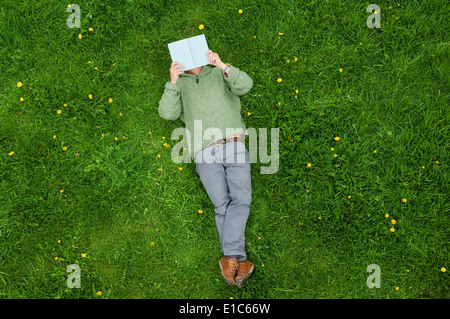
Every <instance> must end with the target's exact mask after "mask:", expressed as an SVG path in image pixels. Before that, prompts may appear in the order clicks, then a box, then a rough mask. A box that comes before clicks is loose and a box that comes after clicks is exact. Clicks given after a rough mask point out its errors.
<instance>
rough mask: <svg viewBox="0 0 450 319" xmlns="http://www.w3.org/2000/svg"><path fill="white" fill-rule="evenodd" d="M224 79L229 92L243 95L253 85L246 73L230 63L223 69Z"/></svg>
mask: <svg viewBox="0 0 450 319" xmlns="http://www.w3.org/2000/svg"><path fill="white" fill-rule="evenodd" d="M226 66H227V65H225V67H226ZM222 70H224V69H222ZM224 79H225V83H226V84H227V85H228V87H229V88H230V90H231V92H232V93H233V94H235V95H244V94H246V93H247V92H248V91H250V89H251V88H252V86H253V80H252V78H251V77H249V76H248V75H247V73H245V72H244V71H241V70H239V69H238V68H236V67H234V66H231V65H228V68H227V69H226V70H225V71H224Z"/></svg>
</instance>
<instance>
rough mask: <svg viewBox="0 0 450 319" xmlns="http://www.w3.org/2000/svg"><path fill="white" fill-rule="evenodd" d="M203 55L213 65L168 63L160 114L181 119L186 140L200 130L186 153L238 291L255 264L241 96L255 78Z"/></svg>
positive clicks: (226, 273) (223, 265) (225, 269)
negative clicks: (250, 254) (249, 248)
mask: <svg viewBox="0 0 450 319" xmlns="http://www.w3.org/2000/svg"><path fill="white" fill-rule="evenodd" d="M206 54H207V55H208V60H209V64H210V65H212V66H214V67H211V66H209V65H206V66H202V67H198V68H194V69H191V70H187V71H184V68H183V66H184V65H183V64H179V63H178V62H173V63H172V65H171V68H170V82H167V83H166V84H165V88H164V93H163V95H162V98H161V100H160V102H159V108H158V112H159V115H160V116H161V117H162V118H164V119H167V120H176V119H178V118H180V120H181V121H183V122H184V123H185V125H186V132H187V133H189V134H188V135H189V136H190V137H193V136H194V135H195V134H194V131H195V130H200V132H201V137H202V139H201V141H200V142H199V141H197V142H195V141H194V140H193V139H191V138H188V140H189V141H188V142H189V143H188V151H189V153H190V156H191V158H193V159H194V162H195V163H196V171H197V174H198V175H199V176H200V180H201V181H202V184H203V186H204V187H205V190H206V192H207V194H208V196H209V198H210V199H211V201H212V203H213V204H214V207H215V210H214V211H215V220H216V226H217V230H218V233H219V240H220V245H221V247H222V252H223V257H222V258H221V259H220V261H219V266H220V269H221V271H222V276H223V278H224V279H225V281H226V282H227V283H228V284H229V285H233V284H235V285H236V286H238V287H240V288H241V287H243V286H244V285H245V283H246V282H247V280H248V278H249V277H250V275H251V274H252V273H253V271H254V269H255V266H254V265H253V263H252V262H250V261H249V260H248V259H247V257H246V252H245V234H244V233H245V227H246V224H247V218H248V215H249V211H250V203H251V201H252V195H251V193H252V189H251V178H250V163H249V154H248V151H247V148H246V146H245V144H244V140H243V139H244V137H245V130H246V128H245V124H244V122H243V121H242V117H241V113H240V111H241V104H240V99H239V96H240V95H244V94H245V93H247V92H248V91H249V90H250V89H251V88H252V86H253V80H252V79H251V78H250V77H249V76H248V75H247V74H246V73H245V72H243V71H241V70H239V69H238V68H236V67H234V66H230V65H226V64H225V63H223V62H222V60H221V59H220V58H219V55H218V54H217V53H214V52H212V51H211V50H209V51H208V52H206ZM211 132H213V133H211ZM230 132H232V133H230Z"/></svg>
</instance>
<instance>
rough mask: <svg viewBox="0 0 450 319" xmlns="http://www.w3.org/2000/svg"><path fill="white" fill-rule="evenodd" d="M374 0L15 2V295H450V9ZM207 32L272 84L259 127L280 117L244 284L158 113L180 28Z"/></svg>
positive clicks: (6, 26) (1, 115)
mask: <svg viewBox="0 0 450 319" xmlns="http://www.w3.org/2000/svg"><path fill="white" fill-rule="evenodd" d="M370 3H371V2H369V1H349V0H345V1H337V0H336V1H334V0H333V1H328V2H323V1H321V2H320V4H319V2H317V1H316V2H315V1H260V0H258V1H256V0H253V1H214V2H213V1H200V2H195V3H193V2H192V1H156V0H155V1H143V0H142V1H139V0H134V1H133V0H128V1H125V0H120V1H118V0H115V1H109V0H104V1H101V2H100V1H82V2H79V3H78V4H79V5H80V7H81V16H82V24H81V29H69V28H68V27H67V26H66V19H67V17H68V16H69V13H67V12H66V5H67V4H65V3H61V1H45V3H44V1H34V2H33V3H29V4H26V5H25V4H17V2H16V1H12V0H5V1H3V2H2V6H1V7H0V83H1V85H0V187H1V191H0V298H219V299H221V298H224V299H228V298H230V297H233V298H235V299H239V298H449V297H450V292H449V283H450V280H449V274H448V271H446V272H443V271H441V268H442V267H445V268H447V269H449V268H450V264H449V251H448V243H449V231H448V229H449V226H450V225H449V219H448V214H449V212H450V209H449V204H448V194H449V193H450V189H449V176H448V165H449V163H450V159H449V149H450V143H449V138H450V134H449V133H450V125H449V112H448V106H449V91H448V73H449V59H448V56H449V37H448V34H449V28H448V25H449V21H448V17H449V9H448V7H446V6H444V5H442V4H441V1H437V0H434V1H433V0H428V1H382V0H380V1H378V2H377V4H378V5H379V6H380V8H381V18H382V22H381V23H382V24H381V30H378V29H369V28H368V27H367V26H366V19H367V17H368V15H369V14H368V13H367V12H366V8H367V6H368V5H369V4H370ZM239 9H242V10H243V13H242V14H239V13H238V10H239ZM200 24H203V25H204V29H203V30H199V28H198V26H199V25H200ZM90 27H92V28H93V29H94V31H89V30H88V28H90ZM79 33H82V34H83V37H82V39H79V38H78V34H79ZM200 33H205V34H206V37H207V40H208V44H209V47H210V49H212V50H213V51H215V52H218V53H219V55H220V57H221V58H222V59H223V60H224V62H227V63H231V64H232V65H235V66H237V67H239V68H240V69H242V70H244V71H245V72H247V74H249V75H250V76H251V77H252V78H253V80H254V86H253V88H252V90H251V91H250V92H249V93H248V94H246V95H245V96H243V97H242V98H241V102H242V115H243V117H244V121H245V122H246V125H247V127H253V128H256V129H258V128H268V129H269V131H270V128H279V129H280V167H279V171H278V172H277V173H276V174H271V175H264V174H260V167H262V166H266V165H269V164H263V163H261V162H260V161H258V162H257V163H254V164H252V186H253V202H252V205H251V211H250V217H249V220H248V225H247V231H246V239H247V251H248V258H249V259H250V260H252V261H253V262H254V263H255V264H256V272H255V273H254V275H253V276H252V278H251V279H250V280H249V281H248V283H247V285H246V287H244V288H243V289H238V288H236V287H229V286H228V285H227V284H226V283H225V282H224V281H223V279H222V278H221V275H220V269H219V267H218V261H219V259H220V257H221V251H220V246H219V242H218V236H217V231H216V227H215V223H214V207H213V206H212V204H211V202H210V200H209V198H208V196H207V194H206V192H205V191H204V189H203V187H202V185H201V182H200V180H199V178H198V176H197V175H196V172H195V167H194V164H189V163H182V164H180V165H179V164H176V163H174V162H172V161H171V157H170V151H171V147H172V146H174V145H175V144H176V143H177V142H178V141H172V140H171V139H170V134H171V132H172V130H174V129H175V128H177V127H180V126H182V122H181V121H179V120H177V121H174V122H172V121H166V120H163V119H162V118H160V117H159V116H158V112H157V107H158V102H159V99H160V98H161V95H162V93H163V89H164V84H165V82H167V81H168V80H169V66H170V63H171V61H170V56H169V53H168V50H167V43H168V42H172V41H175V40H178V39H181V38H183V37H189V36H194V35H197V34H200ZM279 33H283V34H282V35H279ZM254 36H256V37H254ZM295 58H296V59H297V61H295ZM287 60H289V62H288V61H287ZM88 61H91V63H88ZM96 67H97V70H96V69H95V68H96ZM340 69H342V72H340V71H339V70H340ZM278 78H281V79H282V82H277V79H278ZM18 82H22V83H23V86H22V87H20V88H18V87H17V83H18ZM295 90H298V93H296V91H295ZM89 94H92V99H89V97H88V95H89ZM21 97H23V98H24V100H23V101H22V102H20V100H19V99H20V98H21ZM110 98H111V99H113V102H112V103H109V102H108V99H110ZM64 104H67V106H64ZM58 110H61V113H60V114H58V113H57V111H58ZM247 112H250V113H251V115H250V116H249V115H247ZM336 136H339V137H340V139H339V140H338V141H336V140H335V137H336ZM115 137H117V140H115ZM164 137H165V139H164ZM164 143H168V145H169V147H165V146H164V145H163V144H164ZM64 146H66V147H67V149H66V150H63V147H64ZM331 148H334V150H331ZM374 150H376V153H375V152H374ZM10 152H14V154H12V155H9V154H10ZM158 154H160V157H158ZM334 154H336V156H334ZM308 163H311V167H308V166H307V164H308ZM179 166H181V167H182V168H183V169H182V170H181V171H180V170H179V169H178V167H179ZM158 168H161V169H162V171H158ZM61 190H63V192H60V191H61ZM349 196H350V197H349ZM403 198H406V199H407V202H403V201H402V199H403ZM198 210H202V211H203V213H202V214H199V213H198ZM385 214H389V217H388V218H386V217H385ZM392 219H394V220H395V221H396V223H395V225H394V226H393V225H392V223H391V220H392ZM391 227H394V229H395V231H394V232H391V231H390V229H391ZM58 241H60V242H58ZM82 254H86V255H85V257H82ZM55 257H58V259H57V260H55ZM76 261H77V262H78V265H80V268H81V269H82V272H81V289H75V288H73V289H70V288H67V286H66V279H67V276H68V273H67V272H66V269H67V266H68V265H69V264H73V263H75V262H76ZM370 264H378V265H379V266H380V268H381V288H379V289H376V288H373V289H369V288H368V287H367V285H366V280H367V277H368V276H369V273H367V272H366V268H367V266H368V265H370ZM396 287H398V290H396V289H395V288H396ZM97 291H101V292H102V295H101V296H98V295H97V294H96V292H97Z"/></svg>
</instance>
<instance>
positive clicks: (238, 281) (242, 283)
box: [234, 265, 255, 288]
mask: <svg viewBox="0 0 450 319" xmlns="http://www.w3.org/2000/svg"><path fill="white" fill-rule="evenodd" d="M254 270H255V265H252V267H251V268H250V270H249V272H248V273H246V274H245V275H244V276H242V277H241V278H236V281H235V283H234V284H235V285H236V286H237V287H239V288H242V287H244V286H245V284H246V283H247V280H248V279H249V278H250V276H251V275H252V274H253V271H254Z"/></svg>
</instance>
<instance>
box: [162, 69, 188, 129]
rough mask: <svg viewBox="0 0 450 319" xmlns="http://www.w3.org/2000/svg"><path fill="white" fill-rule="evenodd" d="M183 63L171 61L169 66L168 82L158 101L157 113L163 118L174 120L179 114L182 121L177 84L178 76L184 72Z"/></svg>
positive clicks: (181, 108)
mask: <svg viewBox="0 0 450 319" xmlns="http://www.w3.org/2000/svg"><path fill="white" fill-rule="evenodd" d="M183 66H184V64H180V63H178V62H172V64H171V67H170V82H167V83H166V85H165V87H164V93H163V96H162V97H161V100H160V101H159V107H158V113H159V116H161V117H162V118H163V119H166V120H176V119H177V118H179V117H180V116H181V120H182V121H183V122H184V116H183V106H182V104H181V94H180V87H179V86H178V84H177V81H178V77H179V75H180V74H182V73H184V68H183Z"/></svg>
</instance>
